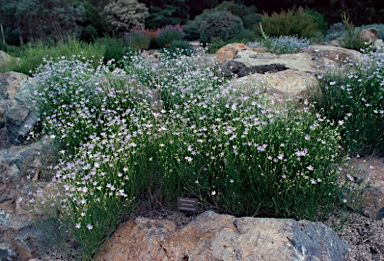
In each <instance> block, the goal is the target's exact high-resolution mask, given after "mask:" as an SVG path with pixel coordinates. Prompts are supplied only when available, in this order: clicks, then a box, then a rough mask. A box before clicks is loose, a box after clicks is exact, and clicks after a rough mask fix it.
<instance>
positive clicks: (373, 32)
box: [359, 28, 378, 44]
mask: <svg viewBox="0 0 384 261" xmlns="http://www.w3.org/2000/svg"><path fill="white" fill-rule="evenodd" d="M359 34H360V38H361V39H362V40H363V41H364V42H365V43H367V44H373V43H374V42H375V41H376V40H377V36H378V31H377V28H366V29H363V30H361V31H360V33H359Z"/></svg>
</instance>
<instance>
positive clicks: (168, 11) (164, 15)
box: [145, 0, 190, 28]
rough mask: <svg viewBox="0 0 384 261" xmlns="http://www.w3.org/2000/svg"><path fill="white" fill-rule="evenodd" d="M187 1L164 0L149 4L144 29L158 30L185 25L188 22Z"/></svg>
mask: <svg viewBox="0 0 384 261" xmlns="http://www.w3.org/2000/svg"><path fill="white" fill-rule="evenodd" d="M188 1H189V0H166V1H161V3H157V4H156V3H151V4H150V7H149V11H150V16H149V18H148V19H147V20H146V21H145V26H146V28H160V27H163V26H165V25H176V24H185V23H186V22H187V21H188V20H189V16H190V15H189V9H190V8H189V5H188Z"/></svg>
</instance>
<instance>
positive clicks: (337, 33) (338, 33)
mask: <svg viewBox="0 0 384 261" xmlns="http://www.w3.org/2000/svg"><path fill="white" fill-rule="evenodd" d="M342 37H345V28H344V25H343V23H335V24H332V25H331V26H330V27H329V29H328V30H327V32H326V34H325V41H327V42H330V41H332V40H335V39H338V38H342Z"/></svg>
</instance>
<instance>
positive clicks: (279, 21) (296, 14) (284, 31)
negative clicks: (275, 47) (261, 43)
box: [255, 8, 321, 39]
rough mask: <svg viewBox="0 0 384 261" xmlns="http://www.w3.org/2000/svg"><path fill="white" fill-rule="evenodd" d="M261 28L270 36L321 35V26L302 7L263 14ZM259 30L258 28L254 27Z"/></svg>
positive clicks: (305, 36) (315, 36) (311, 36)
mask: <svg viewBox="0 0 384 261" xmlns="http://www.w3.org/2000/svg"><path fill="white" fill-rule="evenodd" d="M262 24H263V29H264V31H265V33H266V34H268V35H270V36H282V35H288V36H289V35H297V36H299V37H304V38H312V39H316V38H319V37H321V28H320V27H319V25H318V23H317V22H316V21H315V19H314V18H313V17H311V16H310V15H308V14H307V13H306V12H305V10H304V9H303V8H298V9H289V10H288V11H282V12H280V13H279V14H278V13H276V12H273V13H272V14H271V15H268V14H267V13H264V14H263V18H262ZM255 30H256V31H257V32H259V28H257V27H256V28H255Z"/></svg>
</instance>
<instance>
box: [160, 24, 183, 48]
mask: <svg viewBox="0 0 384 261" xmlns="http://www.w3.org/2000/svg"><path fill="white" fill-rule="evenodd" d="M183 37H184V33H183V28H182V27H181V26H180V25H167V26H165V27H163V28H161V29H158V30H157V31H156V42H157V44H158V45H159V47H160V48H168V47H169V46H170V45H171V44H172V42H173V41H176V40H183Z"/></svg>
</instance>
